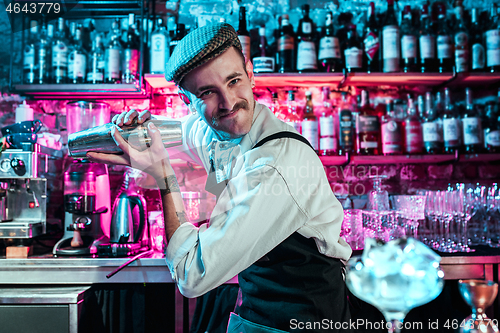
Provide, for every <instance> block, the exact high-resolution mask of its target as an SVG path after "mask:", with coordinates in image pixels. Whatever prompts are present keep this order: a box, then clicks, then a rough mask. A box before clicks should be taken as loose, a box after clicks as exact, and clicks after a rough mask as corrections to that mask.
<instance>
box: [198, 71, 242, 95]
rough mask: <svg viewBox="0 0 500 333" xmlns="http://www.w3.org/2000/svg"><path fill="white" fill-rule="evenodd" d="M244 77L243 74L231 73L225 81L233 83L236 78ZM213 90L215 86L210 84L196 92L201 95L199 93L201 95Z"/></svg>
mask: <svg viewBox="0 0 500 333" xmlns="http://www.w3.org/2000/svg"><path fill="white" fill-rule="evenodd" d="M242 75H243V73H240V72H234V73H231V74H229V75H228V76H227V77H226V80H225V81H226V82H229V81H231V80H232V79H235V78H237V77H240V76H242ZM213 88H215V85H213V84H208V85H206V86H201V87H199V88H198V89H197V90H196V92H197V93H198V94H199V93H200V92H202V91H205V90H209V89H213Z"/></svg>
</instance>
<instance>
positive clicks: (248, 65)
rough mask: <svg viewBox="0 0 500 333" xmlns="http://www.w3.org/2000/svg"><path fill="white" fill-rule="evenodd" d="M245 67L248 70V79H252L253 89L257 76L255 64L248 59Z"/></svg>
mask: <svg viewBox="0 0 500 333" xmlns="http://www.w3.org/2000/svg"><path fill="white" fill-rule="evenodd" d="M245 67H246V70H247V74H248V78H249V79H250V84H251V85H252V88H254V87H255V76H254V75H253V64H252V62H251V61H250V59H247V60H246V61H245Z"/></svg>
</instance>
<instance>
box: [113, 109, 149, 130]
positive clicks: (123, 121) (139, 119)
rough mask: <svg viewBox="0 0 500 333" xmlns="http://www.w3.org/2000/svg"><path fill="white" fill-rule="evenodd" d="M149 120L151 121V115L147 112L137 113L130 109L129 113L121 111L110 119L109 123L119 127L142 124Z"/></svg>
mask: <svg viewBox="0 0 500 333" xmlns="http://www.w3.org/2000/svg"><path fill="white" fill-rule="evenodd" d="M149 119H151V113H150V112H149V110H144V111H142V112H138V111H137V110H135V109H131V110H130V111H123V112H122V113H120V114H117V115H115V116H114V117H113V119H111V122H112V123H113V124H115V125H118V126H120V127H121V126H124V125H125V126H126V125H132V124H142V123H143V122H145V121H146V120H149Z"/></svg>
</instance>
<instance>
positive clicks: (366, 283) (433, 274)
mask: <svg viewBox="0 0 500 333" xmlns="http://www.w3.org/2000/svg"><path fill="white" fill-rule="evenodd" d="M440 260H441V257H439V256H438V255H437V254H436V253H434V252H433V251H432V250H430V249H429V248H428V247H426V246H425V245H424V244H423V243H421V242H419V241H417V240H415V239H414V238H407V239H396V240H392V241H390V242H388V243H386V244H383V245H381V244H379V243H377V242H376V241H375V240H374V239H366V240H365V250H364V251H363V254H362V255H361V256H354V257H352V258H351V259H350V260H349V261H348V263H347V266H346V270H347V271H346V284H347V287H348V288H349V290H351V292H352V293H353V294H354V295H355V296H357V297H358V298H360V299H362V300H363V301H365V302H368V303H370V304H372V305H374V306H375V307H376V308H377V309H379V310H380V311H381V312H382V314H383V315H384V317H385V319H386V321H387V328H388V331H389V332H400V328H401V326H402V322H403V320H404V318H405V316H406V314H407V313H408V312H409V311H410V310H411V309H412V308H414V307H417V306H420V305H423V304H425V303H428V302H430V301H432V300H433V299H434V298H436V297H437V296H438V295H439V294H440V293H441V290H442V289H443V284H444V283H443V277H444V274H443V271H442V270H441V269H440V268H439V262H440Z"/></svg>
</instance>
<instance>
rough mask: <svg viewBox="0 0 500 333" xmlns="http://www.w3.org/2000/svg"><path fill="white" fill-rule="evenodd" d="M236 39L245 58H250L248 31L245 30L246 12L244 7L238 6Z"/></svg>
mask: <svg viewBox="0 0 500 333" xmlns="http://www.w3.org/2000/svg"><path fill="white" fill-rule="evenodd" d="M237 32H238V39H239V40H240V43H241V51H242V52H243V55H244V56H245V59H246V60H248V59H250V45H251V44H250V33H249V32H248V30H247V14H246V8H245V7H244V6H240V20H239V23H238V31H237Z"/></svg>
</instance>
